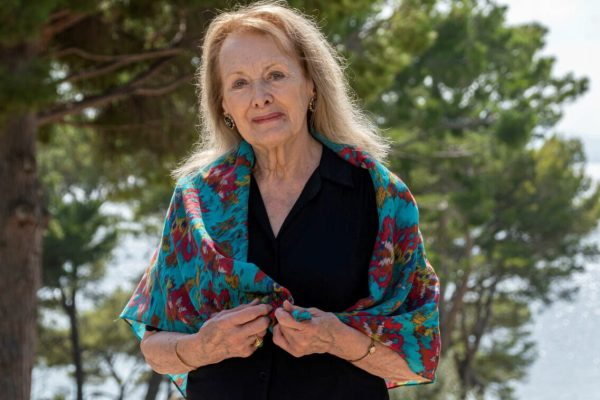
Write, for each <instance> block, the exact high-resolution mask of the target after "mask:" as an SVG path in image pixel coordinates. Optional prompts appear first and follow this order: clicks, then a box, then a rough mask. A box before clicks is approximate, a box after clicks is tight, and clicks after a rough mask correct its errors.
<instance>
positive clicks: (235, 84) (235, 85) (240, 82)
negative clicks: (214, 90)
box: [233, 79, 246, 88]
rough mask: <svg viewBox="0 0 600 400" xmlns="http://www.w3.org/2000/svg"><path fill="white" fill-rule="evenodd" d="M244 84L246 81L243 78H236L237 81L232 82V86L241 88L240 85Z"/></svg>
mask: <svg viewBox="0 0 600 400" xmlns="http://www.w3.org/2000/svg"><path fill="white" fill-rule="evenodd" d="M245 84H246V81H245V80H243V79H238V80H237V81H235V82H233V87H234V88H241V87H242V86H244V85H245Z"/></svg>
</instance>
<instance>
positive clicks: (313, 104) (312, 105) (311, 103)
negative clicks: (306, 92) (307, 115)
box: [308, 94, 317, 112]
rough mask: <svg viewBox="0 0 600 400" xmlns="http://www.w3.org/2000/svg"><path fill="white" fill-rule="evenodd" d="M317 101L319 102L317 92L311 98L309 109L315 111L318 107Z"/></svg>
mask: <svg viewBox="0 0 600 400" xmlns="http://www.w3.org/2000/svg"><path fill="white" fill-rule="evenodd" d="M316 102H317V95H316V94H315V95H314V96H313V97H311V98H310V101H309V102H308V111H310V112H315V109H316V105H315V103H316Z"/></svg>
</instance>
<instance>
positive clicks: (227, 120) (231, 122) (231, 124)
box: [223, 114, 235, 129]
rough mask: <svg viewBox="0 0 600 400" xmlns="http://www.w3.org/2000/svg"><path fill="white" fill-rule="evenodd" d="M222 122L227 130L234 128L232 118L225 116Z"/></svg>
mask: <svg viewBox="0 0 600 400" xmlns="http://www.w3.org/2000/svg"><path fill="white" fill-rule="evenodd" d="M223 120H224V121H225V125H227V127H228V128H229V129H233V128H235V122H234V121H233V118H231V115H229V114H225V116H224V117H223Z"/></svg>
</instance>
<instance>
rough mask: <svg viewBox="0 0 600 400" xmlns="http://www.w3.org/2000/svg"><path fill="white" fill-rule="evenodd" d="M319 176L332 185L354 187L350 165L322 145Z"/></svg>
mask: <svg viewBox="0 0 600 400" xmlns="http://www.w3.org/2000/svg"><path fill="white" fill-rule="evenodd" d="M319 174H320V175H321V177H323V178H325V179H328V180H330V181H332V182H334V183H337V184H340V185H344V186H348V187H354V183H353V181H352V165H351V164H350V163H349V162H347V161H346V160H343V159H342V158H341V157H340V156H338V155H337V154H336V153H334V152H333V150H331V149H330V148H329V147H327V146H325V145H323V154H322V155H321V162H320V163H319Z"/></svg>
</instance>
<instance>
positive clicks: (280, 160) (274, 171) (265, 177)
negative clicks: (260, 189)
mask: <svg viewBox="0 0 600 400" xmlns="http://www.w3.org/2000/svg"><path fill="white" fill-rule="evenodd" d="M253 149H254V155H255V159H256V163H255V164H254V169H253V174H254V177H255V178H256V179H258V180H260V181H269V182H286V181H290V180H294V179H304V178H305V177H306V176H307V175H310V174H311V173H312V171H314V169H315V168H316V166H317V165H318V164H319V160H320V159H321V152H322V145H321V143H319V142H318V141H317V140H315V139H314V138H313V137H312V136H311V135H310V134H309V133H306V134H303V135H299V136H298V137H295V138H293V139H290V140H288V141H286V142H284V143H282V144H280V145H277V146H273V147H261V146H253Z"/></svg>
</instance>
